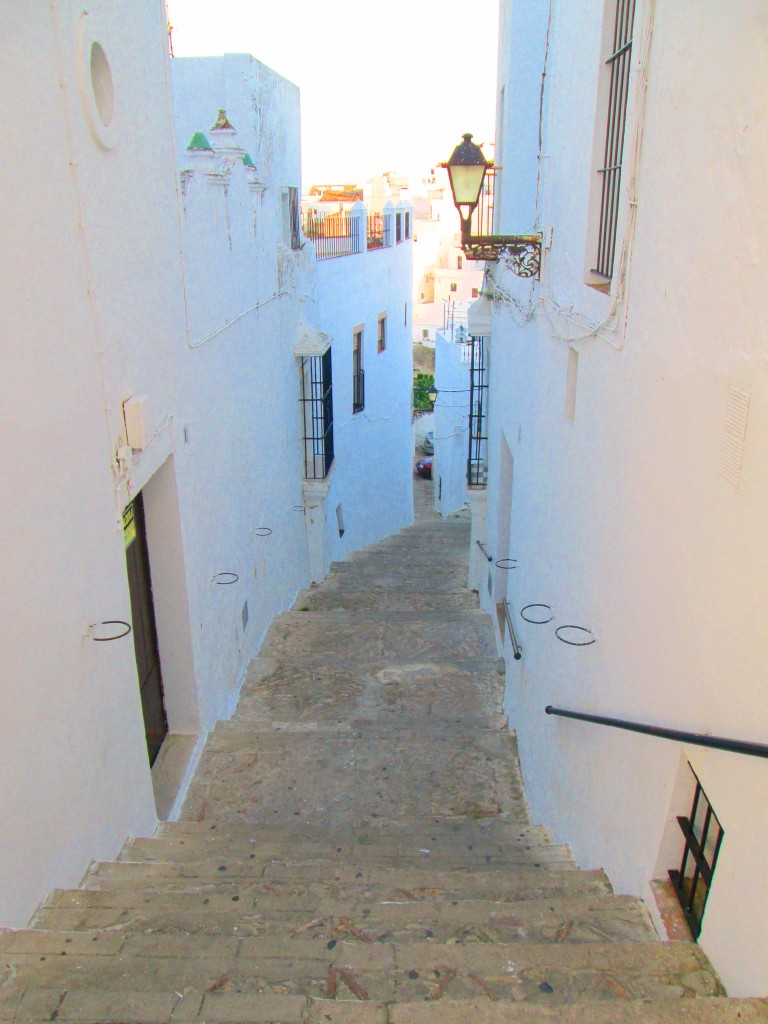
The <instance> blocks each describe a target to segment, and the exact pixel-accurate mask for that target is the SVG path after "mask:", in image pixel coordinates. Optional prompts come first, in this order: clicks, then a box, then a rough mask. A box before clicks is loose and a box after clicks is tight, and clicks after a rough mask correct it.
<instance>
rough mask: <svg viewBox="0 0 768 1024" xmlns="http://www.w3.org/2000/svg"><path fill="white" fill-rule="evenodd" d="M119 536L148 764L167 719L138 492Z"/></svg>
mask: <svg viewBox="0 0 768 1024" xmlns="http://www.w3.org/2000/svg"><path fill="white" fill-rule="evenodd" d="M123 537H124V540H125V557H126V562H127V565H128V586H129V589H130V594H131V618H132V620H133V644H134V648H135V651H136V669H137V671H138V675H139V690H140V692H141V708H142V712H143V714H144V729H145V732H146V737H147V752H148V754H149V763H150V765H152V764H154V763H155V758H156V757H157V755H158V752H159V750H160V747H161V745H162V742H163V740H164V739H165V737H166V735H167V733H168V723H167V721H166V717H165V704H164V702H163V677H162V673H161V671H160V652H159V649H158V645H157V628H156V626H155V608H154V605H153V603H152V579H151V576H150V571H149V552H148V550H147V535H146V530H145V527H144V502H143V500H142V497H141V494H138V495H137V496H136V497H135V498H134V500H133V502H132V503H131V504H130V505H129V506H128V507H127V508H126V510H125V512H124V513H123Z"/></svg>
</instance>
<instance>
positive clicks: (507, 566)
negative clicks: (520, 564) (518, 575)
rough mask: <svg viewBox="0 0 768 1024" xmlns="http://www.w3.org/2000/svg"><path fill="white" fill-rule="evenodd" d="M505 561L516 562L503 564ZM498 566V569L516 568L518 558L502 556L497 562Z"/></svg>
mask: <svg viewBox="0 0 768 1024" xmlns="http://www.w3.org/2000/svg"><path fill="white" fill-rule="evenodd" d="M503 562H514V563H515V564H514V565H503V564H502V563H503ZM496 568H497V569H516V568H517V559H516V558H500V559H499V560H498V561H497V562H496Z"/></svg>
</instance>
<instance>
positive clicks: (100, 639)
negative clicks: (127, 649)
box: [88, 619, 131, 644]
mask: <svg viewBox="0 0 768 1024" xmlns="http://www.w3.org/2000/svg"><path fill="white" fill-rule="evenodd" d="M97 626H125V629H124V630H123V632H122V633H115V635H114V636H94V635H93V634H92V633H91V632H90V630H91V629H96V627H97ZM88 628H89V634H88V635H89V636H90V638H91V640H93V641H95V642H96V643H97V644H106V643H109V642H110V640H121V639H122V638H123V637H124V636H128V634H129V633H130V632H131V624H130V622H123V620H122V619H106V620H105V621H104V622H94V623H93V625H92V626H89V627H88Z"/></svg>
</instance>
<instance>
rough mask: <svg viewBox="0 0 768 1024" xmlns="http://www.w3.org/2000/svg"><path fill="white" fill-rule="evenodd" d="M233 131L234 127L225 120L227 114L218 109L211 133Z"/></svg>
mask: <svg viewBox="0 0 768 1024" xmlns="http://www.w3.org/2000/svg"><path fill="white" fill-rule="evenodd" d="M234 130H235V127H234V125H232V124H230V123H229V119H228V118H227V112H226V110H224V109H223V108H222V107H220V108H219V116H218V117H217V118H216V124H215V125H213V126H212V128H211V131H212V132H221V131H230V132H233V131H234Z"/></svg>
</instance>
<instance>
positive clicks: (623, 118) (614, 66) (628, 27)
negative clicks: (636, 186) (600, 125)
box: [594, 0, 635, 279]
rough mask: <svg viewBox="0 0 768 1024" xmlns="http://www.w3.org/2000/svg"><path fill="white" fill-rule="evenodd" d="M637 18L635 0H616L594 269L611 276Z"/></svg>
mask: <svg viewBox="0 0 768 1024" xmlns="http://www.w3.org/2000/svg"><path fill="white" fill-rule="evenodd" d="M634 20H635V0H616V18H615V21H614V26H613V46H612V50H611V54H610V56H609V57H608V59H607V60H606V62H605V63H606V66H607V67H608V69H609V72H610V88H609V94H608V120H607V124H606V131H605V150H604V154H603V166H602V167H599V168H598V171H597V173H598V174H599V175H602V179H603V180H602V194H601V198H600V230H599V233H598V241H597V266H596V267H595V268H594V273H596V274H599V275H600V276H601V277H604V278H606V279H610V278H611V276H612V275H613V264H614V258H615V254H616V229H617V225H618V220H619V199H620V192H621V162H622V154H623V152H624V135H625V131H626V123H627V97H628V96H629V76H630V71H631V68H632V26H633V23H634Z"/></svg>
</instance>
